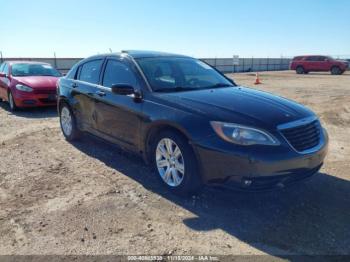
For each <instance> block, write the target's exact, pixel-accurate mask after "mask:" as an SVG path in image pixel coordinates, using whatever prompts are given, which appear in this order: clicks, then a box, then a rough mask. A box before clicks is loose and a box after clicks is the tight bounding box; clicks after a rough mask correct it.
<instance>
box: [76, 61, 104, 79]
mask: <svg viewBox="0 0 350 262" xmlns="http://www.w3.org/2000/svg"><path fill="white" fill-rule="evenodd" d="M102 63H103V60H94V61H90V62H87V63H85V64H83V65H82V68H81V71H80V75H79V80H81V81H85V82H88V83H92V84H98V82H99V78H100V71H101V66H102Z"/></svg>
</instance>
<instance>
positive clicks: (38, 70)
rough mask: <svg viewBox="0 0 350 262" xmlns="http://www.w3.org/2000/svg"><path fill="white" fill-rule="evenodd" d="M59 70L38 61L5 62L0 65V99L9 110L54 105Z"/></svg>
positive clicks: (59, 75)
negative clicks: (5, 102) (7, 104)
mask: <svg viewBox="0 0 350 262" xmlns="http://www.w3.org/2000/svg"><path fill="white" fill-rule="evenodd" d="M59 77H61V74H60V72H58V71H57V70H56V69H54V68H53V67H52V66H51V65H49V64H46V63H39V62H23V61H19V62H5V63H3V64H2V65H1V66H0V101H1V100H5V101H8V102H9V105H10V110H11V111H15V110H16V109H17V108H20V107H33V106H49V105H56V84H57V81H58V79H59Z"/></svg>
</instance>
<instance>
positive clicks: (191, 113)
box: [58, 51, 328, 194]
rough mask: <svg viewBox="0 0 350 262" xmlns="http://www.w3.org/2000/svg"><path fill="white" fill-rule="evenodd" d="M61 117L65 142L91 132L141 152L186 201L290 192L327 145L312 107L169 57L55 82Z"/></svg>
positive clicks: (112, 57)
mask: <svg viewBox="0 0 350 262" xmlns="http://www.w3.org/2000/svg"><path fill="white" fill-rule="evenodd" d="M58 110H59V116H60V123H61V128H62V131H63V134H64V136H65V137H66V139H67V140H69V141H71V140H74V139H77V138H78V137H79V135H80V134H81V133H82V132H88V133H91V134H93V135H95V136H98V137H100V138H103V139H105V140H107V141H109V142H112V143H114V144H117V145H118V146H120V147H121V148H123V149H125V150H127V151H131V152H134V153H136V154H139V155H141V156H142V157H143V159H144V160H145V161H146V163H149V164H151V165H152V166H153V167H154V169H155V171H156V173H157V177H159V179H160V181H161V182H162V183H163V184H164V185H165V186H166V187H168V188H169V189H170V190H172V191H173V192H175V193H180V194H188V193H194V192H196V191H198V190H199V189H201V188H202V186H203V185H204V184H218V183H225V185H234V186H238V187H240V188H245V189H264V188H271V187H276V186H279V187H283V186H284V185H287V184H289V183H292V182H295V181H299V180H302V179H304V178H307V177H310V176H311V175H313V174H315V173H317V172H318V170H319V169H320V168H321V166H322V164H323V161H324V158H325V156H326V153H327V147H328V135H327V132H326V130H325V129H324V128H323V127H322V126H321V123H320V121H319V119H318V117H317V116H316V115H315V114H314V113H313V112H312V111H310V110H309V109H307V108H306V107H304V106H302V105H300V104H298V103H295V102H293V101H290V100H288V99H285V98H281V97H279V96H275V95H272V94H269V93H266V92H262V91H257V90H254V89H250V88H246V87H242V86H238V85H236V84H235V82H234V81H232V80H231V79H229V78H227V77H226V76H225V75H223V74H221V73H220V72H218V71H217V70H215V69H214V68H212V67H211V66H209V65H208V64H206V63H204V62H202V61H200V60H197V59H194V58H190V57H186V56H181V55H173V54H167V53H159V52H146V51H145V52H144V51H123V52H121V53H118V54H106V55H97V56H93V57H90V58H87V59H84V60H82V61H81V62H79V63H78V64H76V65H75V66H74V67H73V68H72V69H71V70H70V72H69V73H68V74H67V75H66V76H65V77H63V78H61V79H60V81H59V83H58Z"/></svg>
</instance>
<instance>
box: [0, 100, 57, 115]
mask: <svg viewBox="0 0 350 262" xmlns="http://www.w3.org/2000/svg"><path fill="white" fill-rule="evenodd" d="M0 108H1V109H3V110H5V111H7V112H8V113H10V114H13V115H15V116H18V117H24V118H53V117H57V116H58V114H57V107H56V106H49V107H30V108H21V109H18V110H16V111H15V112H11V111H10V107H9V105H8V103H6V102H0Z"/></svg>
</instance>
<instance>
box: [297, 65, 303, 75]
mask: <svg viewBox="0 0 350 262" xmlns="http://www.w3.org/2000/svg"><path fill="white" fill-rule="evenodd" d="M296 72H297V74H298V75H302V74H305V70H304V67H302V66H298V67H297V69H296Z"/></svg>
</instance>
